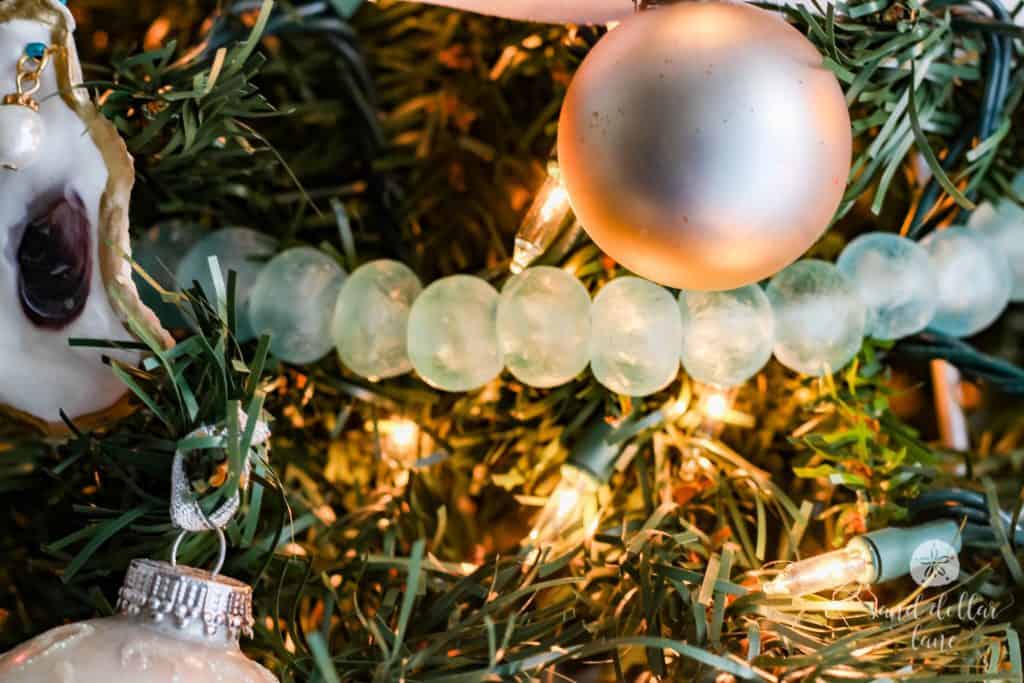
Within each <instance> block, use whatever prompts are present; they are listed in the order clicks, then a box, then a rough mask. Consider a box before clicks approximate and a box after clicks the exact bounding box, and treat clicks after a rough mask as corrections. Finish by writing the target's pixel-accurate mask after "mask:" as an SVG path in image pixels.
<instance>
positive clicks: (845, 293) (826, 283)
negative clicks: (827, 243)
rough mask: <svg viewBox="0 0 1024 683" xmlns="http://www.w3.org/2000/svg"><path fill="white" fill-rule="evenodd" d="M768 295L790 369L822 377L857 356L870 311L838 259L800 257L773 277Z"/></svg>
mask: <svg viewBox="0 0 1024 683" xmlns="http://www.w3.org/2000/svg"><path fill="white" fill-rule="evenodd" d="M766 294H767V295H768V300H769V301H770V302H771V304H772V310H773V311H774V312H775V349H774V351H775V357H776V358H777V359H778V360H779V362H780V363H782V364H783V365H785V366H786V367H787V368H789V369H791V370H795V371H796V372H802V373H804V374H807V375H815V376H821V375H826V374H829V373H832V372H835V371H837V370H839V369H841V368H842V367H843V366H844V365H846V364H847V363H849V362H850V361H851V360H852V359H853V357H854V356H856V355H857V352H858V351H859V350H860V347H861V343H862V341H863V338H864V327H865V322H866V318H867V312H866V310H865V307H864V304H863V303H862V302H861V300H860V296H859V295H858V294H857V289H856V288H855V287H854V285H853V283H852V282H851V281H850V280H849V279H847V277H846V276H845V275H843V274H842V273H841V272H839V269H838V268H836V267H835V266H834V265H833V264H831V263H827V262H825V261H818V260H816V259H807V260H805V261H798V262H797V263H794V264H793V265H791V266H790V267H788V268H786V269H785V270H783V271H782V272H781V273H779V274H778V275H776V276H775V277H773V278H772V280H771V282H770V283H768V289H767V291H766Z"/></svg>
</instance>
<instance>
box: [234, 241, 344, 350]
mask: <svg viewBox="0 0 1024 683" xmlns="http://www.w3.org/2000/svg"><path fill="white" fill-rule="evenodd" d="M344 280H345V273H344V271H343V270H342V269H341V266H339V265H338V263H337V262H336V261H335V260H334V259H332V258H331V257H330V256H328V255H327V254H325V253H323V252H322V251H319V250H318V249H312V248H310V247H297V248H295V249H289V250H288V251H285V252H282V253H281V254H278V255H277V256H275V257H274V258H273V259H272V260H271V261H270V263H268V264H267V265H266V267H265V268H264V269H263V271H262V272H260V274H259V277H258V278H256V284H255V285H253V288H252V296H251V297H250V300H249V322H250V324H251V325H252V329H253V330H255V332H256V334H257V335H264V334H269V335H270V337H271V338H270V351H271V353H273V354H274V355H275V356H277V357H278V358H280V359H281V360H283V361H285V362H288V363H295V364H304V363H313V362H316V361H318V360H320V359H321V358H323V357H324V356H326V355H327V354H328V353H329V352H330V350H331V347H333V346H334V340H333V339H332V338H331V311H332V310H333V309H334V305H335V304H336V303H337V301H338V291H339V290H340V289H341V285H342V282H344Z"/></svg>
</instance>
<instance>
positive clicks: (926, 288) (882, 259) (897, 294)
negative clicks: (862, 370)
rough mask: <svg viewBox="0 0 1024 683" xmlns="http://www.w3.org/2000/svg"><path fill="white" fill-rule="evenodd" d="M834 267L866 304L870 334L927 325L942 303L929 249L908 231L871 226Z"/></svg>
mask: <svg viewBox="0 0 1024 683" xmlns="http://www.w3.org/2000/svg"><path fill="white" fill-rule="evenodd" d="M836 267H838V268H839V270H840V272H842V273H843V275H845V276H846V277H848V278H849V279H850V281H851V282H853V284H854V286H855V287H856V288H857V292H858V293H859V294H860V298H861V301H863V302H864V305H865V306H866V307H867V313H868V322H867V328H866V329H867V334H868V335H870V336H872V337H874V338H875V339H901V338H903V337H907V336H910V335H912V334H916V333H918V332H920V331H921V330H923V329H924V328H925V327H927V326H928V323H929V322H930V321H931V319H932V316H934V315H935V309H936V306H937V305H938V292H937V289H938V280H937V279H936V277H935V272H934V271H933V270H932V264H931V260H930V259H929V257H928V252H927V251H925V250H924V248H923V247H921V245H919V244H918V243H917V242H914V241H913V240H909V239H907V238H906V237H900V236H899V235H894V234H892V233H886V232H872V233H868V234H866V235H861V236H860V237H858V238H857V239H855V240H853V241H852V242H850V243H849V244H848V245H846V248H845V249H844V250H843V253H842V254H840V256H839V260H838V261H837V262H836Z"/></svg>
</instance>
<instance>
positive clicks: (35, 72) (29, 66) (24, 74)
mask: <svg viewBox="0 0 1024 683" xmlns="http://www.w3.org/2000/svg"><path fill="white" fill-rule="evenodd" d="M49 63H50V50H46V51H45V52H43V56H42V57H40V58H39V59H36V58H35V57H29V56H28V55H22V56H21V59H19V60H18V80H17V86H18V94H19V95H21V96H23V97H28V96H29V95H34V94H35V93H36V92H37V91H38V90H39V88H40V87H42V84H43V83H42V78H41V76H42V73H43V70H44V69H45V68H46V65H47V64H49ZM26 82H28V83H31V85H30V86H28V87H26V86H25V83H26Z"/></svg>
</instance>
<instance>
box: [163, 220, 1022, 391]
mask: <svg viewBox="0 0 1024 683" xmlns="http://www.w3.org/2000/svg"><path fill="white" fill-rule="evenodd" d="M260 246H261V247H264V248H266V247H267V245H265V244H262V245H260ZM196 249H197V250H199V249H201V250H202V251H203V256H204V257H205V256H207V255H209V252H210V248H209V245H204V244H202V243H200V244H198V245H197V246H196ZM247 251H249V250H247ZM216 255H217V256H218V257H219V260H220V262H221V264H224V263H231V262H232V260H233V258H234V257H233V256H232V255H227V256H226V257H225V256H224V255H222V254H216ZM296 259H297V260H296ZM196 260H197V259H196V258H193V257H191V255H190V256H186V258H185V261H186V262H188V261H196ZM293 261H294V263H293ZM251 263H252V261H251V260H249V261H247V265H248V264H251ZM965 263H966V265H965ZM957 264H960V265H957ZM285 266H288V267H287V268H284V267H285ZM282 268H284V270H285V271H287V273H285V272H284V271H282V270H281V269H282ZM181 270H182V269H181V268H180V267H179V272H180V271H181ZM312 270H316V271H317V272H320V271H321V270H322V271H324V273H325V275H324V277H323V278H319V277H317V278H313V279H312V280H310V281H309V282H307V281H306V279H303V278H302V277H299V276H300V275H301V272H299V271H311V272H312ZM279 271H281V272H279ZM293 271H295V272H293ZM288 273H291V275H289V276H288V277H284V275H287V274H288ZM296 273H297V274H296ZM292 275H295V277H292ZM282 278H283V279H282ZM251 279H252V280H254V281H255V283H256V284H255V286H253V287H252V288H251V299H252V300H251V301H250V302H249V304H248V318H247V320H251V321H253V322H254V323H255V324H254V325H251V326H250V327H253V328H255V330H256V331H268V330H269V331H271V332H272V334H273V336H274V337H277V338H278V339H277V341H276V342H275V341H273V339H272V342H271V350H272V352H274V354H275V355H276V356H278V357H279V358H280V359H281V360H284V361H286V362H291V363H310V362H315V361H317V360H320V359H321V358H323V357H324V356H325V355H327V353H328V352H329V350H330V348H331V346H334V347H336V348H337V351H338V354H339V357H340V359H341V361H342V362H343V363H344V364H345V365H346V366H347V367H348V368H349V369H350V370H352V371H353V372H355V373H357V374H359V375H361V376H363V377H366V378H367V379H370V380H371V381H378V380H381V379H385V378H390V377H397V376H399V375H402V374H405V373H408V372H410V371H413V370H415V371H416V373H417V374H418V375H419V376H420V378H421V379H423V380H424V381H425V382H427V383H428V384H430V385H431V386H433V387H434V388H436V389H440V390H443V391H452V392H459V391H474V390H477V389H480V388H482V387H483V386H485V385H486V384H488V383H489V382H491V381H492V380H493V379H495V378H496V377H497V376H498V375H499V374H500V373H501V371H502V369H507V370H509V372H510V373H511V374H512V376H514V377H515V378H516V379H517V380H519V381H520V382H522V383H523V384H525V385H527V386H531V387H537V388H550V387H555V386H559V385H561V384H565V383H567V382H569V381H572V379H574V378H575V377H577V376H578V375H579V374H580V373H582V372H583V371H585V369H586V367H587V365H589V366H590V368H591V371H592V372H593V374H594V377H595V378H596V379H597V381H598V382H600V383H601V384H602V385H604V386H605V387H606V388H607V389H609V390H610V391H613V392H616V393H619V394H623V395H630V396H646V395H650V394H652V393H655V392H657V391H660V390H662V389H664V388H665V387H667V386H668V385H669V384H670V383H671V382H672V381H673V380H674V379H675V377H676V375H677V373H678V369H679V365H680V363H681V364H682V367H683V368H684V370H685V371H686V372H687V373H688V374H689V375H690V376H691V377H692V378H694V379H695V380H697V381H700V382H702V383H705V384H710V385H716V386H720V387H731V386H737V385H739V384H742V383H743V382H745V381H747V380H749V379H750V378H751V377H753V376H754V375H755V374H757V372H759V371H760V370H761V368H762V367H764V364H765V363H766V362H767V361H768V359H769V357H770V356H771V355H773V354H774V356H775V357H776V359H777V360H779V362H781V363H782V364H783V365H785V366H786V367H789V368H790V369H792V370H794V371H796V372H800V373H803V374H808V375H813V376H821V375H824V374H828V373H831V372H835V371H837V370H840V369H841V368H842V367H843V366H845V365H846V364H847V363H849V362H850V361H851V360H852V359H853V357H854V356H855V355H856V354H857V352H858V351H859V349H860V347H861V344H862V342H863V338H864V337H865V336H872V337H875V338H878V339H884V340H895V339H899V338H902V337H906V336H909V335H911V334H915V333H917V332H920V331H922V330H924V329H925V328H926V327H928V328H930V329H934V330H936V331H939V332H942V333H945V334H950V335H953V336H967V335H970V334H974V333H976V332H978V331H980V330H982V329H984V328H985V327H987V326H988V325H990V324H991V323H992V322H993V321H994V320H995V319H996V318H997V317H998V316H999V314H1000V313H1001V312H1002V311H1003V310H1004V309H1005V308H1006V306H1007V304H1008V301H1009V299H1010V293H1011V289H1012V286H1013V273H1012V271H1011V269H1010V266H1009V264H1008V263H1007V259H1006V258H1005V256H1003V255H1002V254H1000V252H999V249H998V247H997V246H996V243H995V241H994V240H992V239H990V238H989V237H988V236H987V235H986V234H985V232H983V231H981V230H973V229H970V230H969V229H967V228H949V229H946V230H944V231H941V232H938V233H935V234H933V235H931V236H929V237H928V238H927V239H925V240H924V241H923V242H922V243H921V244H918V243H915V242H913V241H911V240H908V239H905V238H903V237H900V236H897V235H894V234H891V233H868V234H866V235H862V236H861V237H859V238H857V239H855V240H854V241H852V242H851V243H850V244H849V245H847V247H846V249H845V251H844V252H843V253H842V254H841V255H840V257H839V260H838V262H837V263H836V264H832V263H828V262H825V261H818V260H814V259H806V260H803V261H798V262H797V263H795V264H793V265H791V266H789V267H788V268H786V269H784V270H783V271H781V272H779V273H778V274H776V275H775V277H773V278H772V280H771V281H770V282H768V283H767V285H766V287H761V286H760V285H750V286H747V287H742V288H739V289H735V290H729V291H723V292H695V291H685V290H684V291H681V292H679V295H678V300H677V301H676V300H674V298H673V295H672V293H670V292H669V290H667V289H665V288H663V287H661V286H660V285H656V284H654V283H653V282H650V281H648V280H644V279H642V278H637V277H632V276H624V277H619V278H616V279H613V280H611V281H610V282H608V283H606V284H605V285H604V286H603V287H602V288H601V289H600V290H599V291H598V292H597V294H596V296H595V297H594V299H593V301H591V298H590V296H589V295H588V293H587V290H586V288H585V287H584V286H583V284H582V283H581V282H579V280H578V279H577V278H576V277H575V276H574V275H573V274H572V273H570V272H569V271H567V270H563V269H559V268H554V267H551V266H539V267H533V268H528V269H526V270H524V271H522V272H520V273H518V274H516V275H514V276H512V277H511V278H510V279H508V280H507V281H506V282H505V283H504V285H503V287H502V291H501V292H500V293H499V292H498V290H497V289H495V287H494V286H493V285H492V284H490V283H488V282H487V281H485V280H483V279H481V278H477V277H473V276H469V275H455V276H451V277H446V278H443V279H441V280H438V281H436V282H434V283H433V284H431V285H430V286H428V287H426V288H425V289H424V288H423V285H422V283H421V281H420V279H419V278H418V277H417V276H416V274H415V273H414V272H413V271H412V270H411V269H409V268H408V267H407V266H405V265H404V264H401V263H398V262H396V261H390V260H380V261H373V262H370V263H366V264H364V265H363V266H361V267H360V268H358V269H357V270H356V271H355V272H354V273H353V275H352V276H351V277H349V278H347V279H345V277H344V273H343V271H342V270H341V268H340V267H339V266H337V265H336V264H335V263H334V261H333V259H331V258H330V257H328V256H327V255H326V254H324V253H321V252H318V251H317V250H314V249H310V248H298V249H291V250H289V251H286V252H284V253H283V254H281V255H279V256H277V257H276V258H274V259H272V260H271V261H270V262H269V263H268V264H267V265H265V266H263V268H262V270H261V271H260V272H258V273H256V275H255V277H252V278H251ZM284 281H287V282H289V283H291V284H289V285H288V286H287V287H284V288H282V286H279V285H280V282H284ZM275 283H277V284H275ZM285 290H287V291H285ZM244 293H245V294H249V290H247V291H246V292H244ZM964 297H967V298H969V299H970V301H969V302H968V303H966V304H965V303H964V301H963V299H964ZM275 316H276V317H275ZM268 317H269V318H273V319H274V321H275V322H274V324H273V325H270V324H265V322H261V321H262V320H263V319H268ZM277 318H280V320H278V319H277ZM282 321H283V322H282ZM278 328H280V329H278ZM303 330H305V332H303V333H302V335H301V336H302V337H303V339H302V340H300V341H301V342H302V343H301V344H299V343H298V342H296V341H295V340H294V339H293V337H294V336H295V334H297V333H299V332H302V331H303ZM299 347H302V349H299ZM314 347H315V348H314ZM299 350H301V351H302V352H301V353H300V352H299ZM293 351H295V352H294V353H293Z"/></svg>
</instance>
